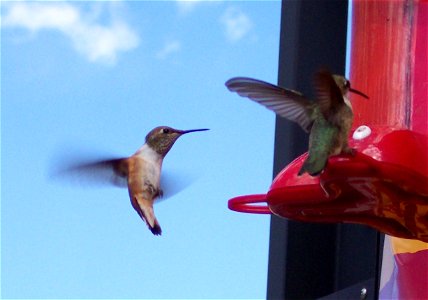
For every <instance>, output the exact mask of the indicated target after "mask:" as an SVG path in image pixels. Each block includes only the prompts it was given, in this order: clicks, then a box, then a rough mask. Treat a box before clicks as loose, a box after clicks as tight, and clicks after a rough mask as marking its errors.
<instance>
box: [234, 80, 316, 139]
mask: <svg viewBox="0 0 428 300" xmlns="http://www.w3.org/2000/svg"><path fill="white" fill-rule="evenodd" d="M226 87H227V88H228V89H229V90H230V91H231V92H236V93H238V95H240V96H242V97H248V98H250V99H251V100H253V101H255V102H258V103H260V104H261V105H263V106H265V107H266V108H268V109H270V110H273V111H274V112H275V113H276V114H278V115H279V116H281V117H284V118H286V119H288V120H290V121H293V122H296V123H297V124H299V125H300V126H301V127H302V128H303V130H305V131H307V132H308V131H309V130H310V128H311V127H312V123H313V119H312V111H313V107H314V106H313V103H312V102H311V101H309V100H308V99H307V98H305V97H304V96H303V95H302V94H301V93H299V92H296V91H293V90H288V89H284V88H281V87H279V86H276V85H273V84H270V83H267V82H264V81H261V80H257V79H252V78H247V77H234V78H232V79H229V80H228V81H227V82H226Z"/></svg>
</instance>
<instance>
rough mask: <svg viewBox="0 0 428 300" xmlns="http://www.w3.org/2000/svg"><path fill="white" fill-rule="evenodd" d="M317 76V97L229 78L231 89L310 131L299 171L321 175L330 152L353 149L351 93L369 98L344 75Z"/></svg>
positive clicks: (324, 73)
mask: <svg viewBox="0 0 428 300" xmlns="http://www.w3.org/2000/svg"><path fill="white" fill-rule="evenodd" d="M314 79H315V80H314V85H315V89H316V92H317V97H316V99H315V101H310V100H309V99H307V98H306V97H305V96H303V94H301V93H299V92H297V91H294V90H290V89H284V88H282V87H279V86H276V85H273V84H270V83H267V82H264V81H261V80H256V79H252V78H247V77H235V78H232V79H230V80H228V81H227V82H226V87H227V88H228V89H229V90H230V91H232V92H236V93H238V94H239V95H240V96H243V97H248V98H250V99H251V100H253V101H256V102H258V103H260V104H262V105H264V106H265V107H266V108H268V109H270V110H273V111H274V112H275V113H276V114H277V115H279V116H282V117H284V118H286V119H288V120H290V121H293V122H296V123H297V124H299V125H300V126H301V127H302V128H303V130H305V131H306V132H310V134H309V151H308V152H309V154H308V157H307V159H306V160H305V162H304V163H303V166H302V167H301V169H300V171H299V173H298V174H299V175H302V174H303V173H305V172H307V173H309V174H310V175H312V176H315V175H318V174H319V173H321V171H322V170H323V169H324V168H325V166H326V164H327V160H328V158H329V157H330V156H332V155H337V154H340V153H349V154H352V153H353V149H351V148H349V146H348V135H349V131H350V129H351V126H352V121H353V118H354V114H353V112H352V106H351V102H350V101H349V99H348V96H347V94H348V92H353V93H356V94H358V95H361V96H363V97H364V98H367V99H368V97H367V96H366V95H365V94H363V93H362V92H360V91H358V90H355V89H352V88H351V85H350V82H349V80H347V79H346V78H345V77H343V76H340V75H333V74H331V73H330V72H328V71H326V70H321V71H319V72H317V73H316V74H315V78H314Z"/></svg>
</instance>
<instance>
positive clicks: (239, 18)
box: [220, 7, 253, 42]
mask: <svg viewBox="0 0 428 300" xmlns="http://www.w3.org/2000/svg"><path fill="white" fill-rule="evenodd" d="M220 22H221V23H222V24H223V26H224V29H225V34H226V37H227V39H228V40H230V41H231V42H237V41H239V40H241V39H242V38H244V37H245V36H247V35H248V34H249V33H250V31H251V29H252V28H253V23H252V22H251V19H250V18H249V17H248V16H247V15H246V14H245V13H243V12H242V11H241V10H239V9H238V8H235V7H229V8H228V9H227V10H226V11H225V12H224V14H223V15H222V16H221V18H220Z"/></svg>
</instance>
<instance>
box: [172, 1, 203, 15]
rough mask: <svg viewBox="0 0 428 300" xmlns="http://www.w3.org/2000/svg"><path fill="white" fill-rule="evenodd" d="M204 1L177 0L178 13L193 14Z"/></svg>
mask: <svg viewBox="0 0 428 300" xmlns="http://www.w3.org/2000/svg"><path fill="white" fill-rule="evenodd" d="M200 2H202V0H176V3H177V7H178V12H179V13H180V14H182V15H187V14H189V13H190V12H192V11H193V10H194V9H195V7H196V6H197V5H198V4H199V3H200Z"/></svg>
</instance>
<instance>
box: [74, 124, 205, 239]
mask: <svg viewBox="0 0 428 300" xmlns="http://www.w3.org/2000/svg"><path fill="white" fill-rule="evenodd" d="M205 130H208V129H192V130H178V129H174V128H171V127H167V126H159V127H156V128H154V129H153V130H151V131H150V132H149V133H148V134H147V136H146V142H145V144H144V145H143V146H142V147H141V148H140V149H138V150H137V152H135V153H134V154H133V155H132V156H130V157H125V158H118V159H109V160H102V161H97V162H91V163H85V164H81V165H77V166H73V167H71V168H68V169H67V170H66V172H76V171H77V172H78V173H82V172H86V173H93V172H97V173H98V174H95V175H97V176H100V175H103V176H104V177H105V175H108V178H109V179H110V180H111V183H112V184H115V185H118V186H123V185H124V184H125V185H126V186H127V187H128V191H129V197H130V199H131V204H132V206H133V207H134V209H135V210H136V211H137V213H138V215H139V216H140V217H141V219H143V221H144V222H145V223H146V224H147V226H148V228H149V229H150V231H151V232H152V233H153V234H154V235H160V234H161V233H162V230H161V227H160V225H159V222H158V220H157V219H156V217H155V214H154V211H153V203H154V201H155V200H156V199H157V198H158V197H161V196H162V195H163V191H162V189H161V187H160V177H161V168H162V162H163V159H164V157H165V156H166V154H167V153H168V151H169V150H170V149H171V148H172V146H173V145H174V143H175V141H176V140H177V139H178V138H179V137H180V136H182V135H183V134H187V133H190V132H195V131H205ZM106 171H107V173H108V174H106ZM106 178H107V177H106ZM106 178H104V179H106Z"/></svg>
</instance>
